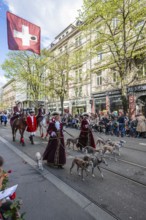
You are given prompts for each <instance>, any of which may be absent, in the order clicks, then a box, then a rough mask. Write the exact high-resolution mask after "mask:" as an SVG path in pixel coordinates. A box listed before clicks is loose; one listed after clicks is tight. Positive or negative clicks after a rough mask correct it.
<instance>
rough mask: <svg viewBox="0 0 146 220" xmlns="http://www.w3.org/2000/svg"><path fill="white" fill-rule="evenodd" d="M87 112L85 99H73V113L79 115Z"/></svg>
mask: <svg viewBox="0 0 146 220" xmlns="http://www.w3.org/2000/svg"><path fill="white" fill-rule="evenodd" d="M83 112H86V101H85V100H75V101H72V115H79V114H82V113H83Z"/></svg>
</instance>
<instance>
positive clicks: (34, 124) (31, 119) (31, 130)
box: [26, 109, 37, 144]
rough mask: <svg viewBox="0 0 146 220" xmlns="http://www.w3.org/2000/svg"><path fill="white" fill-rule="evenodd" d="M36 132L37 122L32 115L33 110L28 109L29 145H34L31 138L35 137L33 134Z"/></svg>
mask: <svg viewBox="0 0 146 220" xmlns="http://www.w3.org/2000/svg"><path fill="white" fill-rule="evenodd" d="M36 130H37V120H36V116H35V114H34V110H32V109H30V111H29V114H28V116H27V129H26V131H28V132H29V133H30V136H29V139H30V142H31V144H34V141H33V137H34V136H35V132H36Z"/></svg>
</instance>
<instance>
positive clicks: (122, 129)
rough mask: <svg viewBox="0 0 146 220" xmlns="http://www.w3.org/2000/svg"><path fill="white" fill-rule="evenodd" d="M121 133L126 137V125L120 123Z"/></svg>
mask: <svg viewBox="0 0 146 220" xmlns="http://www.w3.org/2000/svg"><path fill="white" fill-rule="evenodd" d="M119 132H120V133H121V136H122V137H123V136H125V124H124V123H119Z"/></svg>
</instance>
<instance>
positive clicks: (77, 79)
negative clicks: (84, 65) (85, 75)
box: [75, 69, 82, 83]
mask: <svg viewBox="0 0 146 220" xmlns="http://www.w3.org/2000/svg"><path fill="white" fill-rule="evenodd" d="M75 73H76V83H80V82H81V81H82V69H78V70H76V71H75Z"/></svg>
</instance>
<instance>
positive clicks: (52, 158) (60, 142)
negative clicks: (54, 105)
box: [43, 112, 66, 168]
mask: <svg viewBox="0 0 146 220" xmlns="http://www.w3.org/2000/svg"><path fill="white" fill-rule="evenodd" d="M52 116H53V118H52V121H51V122H50V123H49V127H48V133H49V135H50V138H49V141H48V145H47V147H46V150H45V152H44V154H43V160H47V163H48V165H54V166H58V168H63V167H62V166H63V165H64V164H65V163H66V154H65V144H64V135H63V124H62V123H61V122H60V115H59V113H58V112H54V113H53V114H52Z"/></svg>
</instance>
